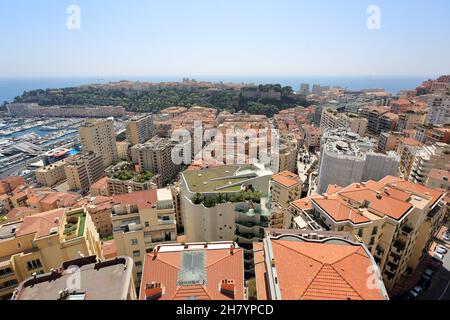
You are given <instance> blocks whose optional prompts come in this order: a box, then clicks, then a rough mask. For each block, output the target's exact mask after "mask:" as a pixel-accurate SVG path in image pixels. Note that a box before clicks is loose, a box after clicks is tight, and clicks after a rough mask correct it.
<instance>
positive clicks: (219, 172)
mask: <svg viewBox="0 0 450 320" xmlns="http://www.w3.org/2000/svg"><path fill="white" fill-rule="evenodd" d="M183 176H184V179H185V181H186V183H187V185H188V186H189V189H190V191H191V192H195V193H208V192H219V191H220V192H238V191H240V190H241V185H242V183H243V182H245V181H246V180H248V179H251V178H255V177H257V176H258V174H257V168H255V167H254V166H252V165H243V166H221V167H217V168H212V169H205V170H198V171H185V172H183Z"/></svg>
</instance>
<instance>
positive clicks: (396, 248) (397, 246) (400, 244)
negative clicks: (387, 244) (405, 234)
mask: <svg viewBox="0 0 450 320" xmlns="http://www.w3.org/2000/svg"><path fill="white" fill-rule="evenodd" d="M405 248H406V243H405V242H404V241H401V240H397V241H395V242H394V245H393V247H392V249H393V250H392V251H393V252H394V253H397V254H400V255H401V254H402V253H403V251H404V250H405Z"/></svg>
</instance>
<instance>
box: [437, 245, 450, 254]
mask: <svg viewBox="0 0 450 320" xmlns="http://www.w3.org/2000/svg"><path fill="white" fill-rule="evenodd" d="M436 248H437V249H440V250H442V251H443V252H445V253H444V254H446V253H447V252H448V249H447V248H446V247H444V246H443V245H438V246H437V247H436Z"/></svg>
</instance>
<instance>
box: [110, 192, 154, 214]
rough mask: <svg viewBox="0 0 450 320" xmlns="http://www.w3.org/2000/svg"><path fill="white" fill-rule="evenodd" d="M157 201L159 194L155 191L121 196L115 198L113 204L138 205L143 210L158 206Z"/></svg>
mask: <svg viewBox="0 0 450 320" xmlns="http://www.w3.org/2000/svg"><path fill="white" fill-rule="evenodd" d="M157 200H158V196H157V192H156V190H154V189H152V190H146V191H139V192H133V193H128V194H121V195H118V196H114V197H113V203H115V204H123V205H127V204H136V205H137V206H138V207H139V208H142V209H146V208H152V207H154V206H156V203H157Z"/></svg>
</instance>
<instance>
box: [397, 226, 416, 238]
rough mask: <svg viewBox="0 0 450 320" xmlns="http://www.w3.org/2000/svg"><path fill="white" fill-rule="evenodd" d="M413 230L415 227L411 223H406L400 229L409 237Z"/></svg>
mask: <svg viewBox="0 0 450 320" xmlns="http://www.w3.org/2000/svg"><path fill="white" fill-rule="evenodd" d="M412 231H413V228H412V227H411V226H410V225H408V224H405V225H404V226H403V227H402V228H401V229H400V233H401V234H402V235H404V236H405V237H409V236H410V235H411V233H412Z"/></svg>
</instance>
